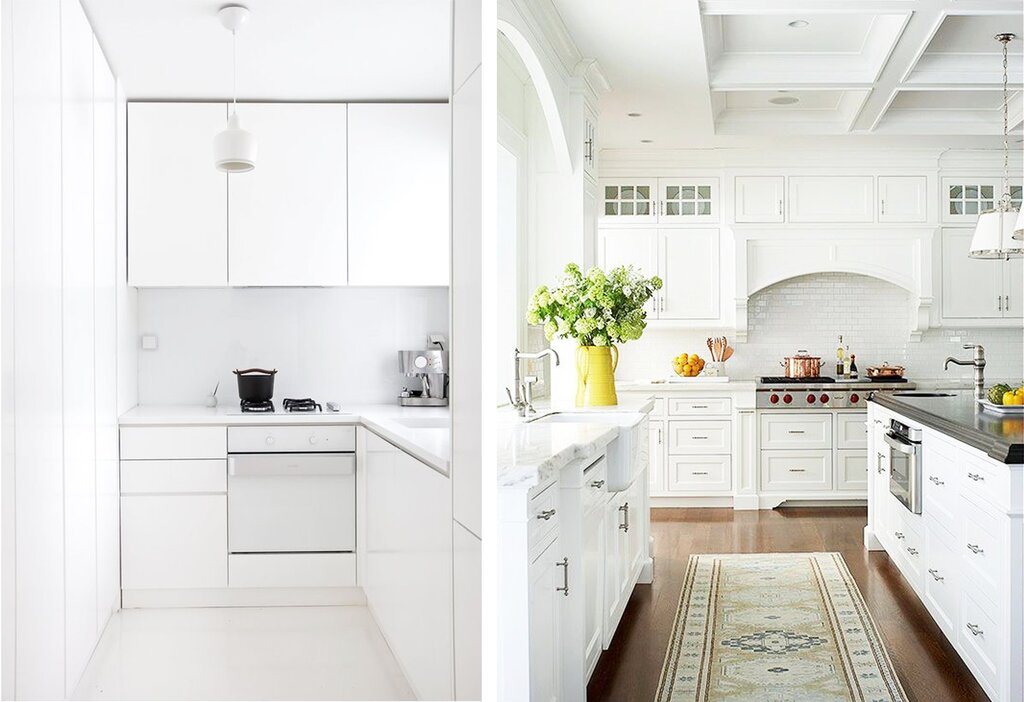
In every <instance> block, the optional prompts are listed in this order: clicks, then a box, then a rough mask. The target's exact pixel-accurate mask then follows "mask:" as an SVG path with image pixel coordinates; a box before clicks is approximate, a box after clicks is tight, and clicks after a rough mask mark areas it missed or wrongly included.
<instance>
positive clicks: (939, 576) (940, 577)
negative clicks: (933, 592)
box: [928, 568, 945, 583]
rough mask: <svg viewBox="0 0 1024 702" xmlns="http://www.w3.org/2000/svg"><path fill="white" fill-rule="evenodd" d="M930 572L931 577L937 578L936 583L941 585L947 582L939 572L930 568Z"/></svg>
mask: <svg viewBox="0 0 1024 702" xmlns="http://www.w3.org/2000/svg"><path fill="white" fill-rule="evenodd" d="M928 572H929V573H930V574H931V576H932V577H933V578H935V581H936V582H939V583H941V582H942V581H943V580H945V578H944V577H942V576H941V575H939V571H937V570H935V569H934V568H929V569H928Z"/></svg>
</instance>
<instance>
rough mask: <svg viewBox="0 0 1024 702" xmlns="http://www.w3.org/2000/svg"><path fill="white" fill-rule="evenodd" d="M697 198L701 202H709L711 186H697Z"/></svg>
mask: <svg viewBox="0 0 1024 702" xmlns="http://www.w3.org/2000/svg"><path fill="white" fill-rule="evenodd" d="M697 197H699V198H700V199H701V200H710V199H711V186H710V185H700V186H698V187H697Z"/></svg>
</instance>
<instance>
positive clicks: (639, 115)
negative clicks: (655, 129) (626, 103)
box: [626, 112, 643, 117]
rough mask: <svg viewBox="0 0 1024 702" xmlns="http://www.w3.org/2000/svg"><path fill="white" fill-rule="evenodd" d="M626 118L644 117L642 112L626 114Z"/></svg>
mask: <svg viewBox="0 0 1024 702" xmlns="http://www.w3.org/2000/svg"><path fill="white" fill-rule="evenodd" d="M626 116H627V117H642V116H643V115H642V113H640V112H628V113H626Z"/></svg>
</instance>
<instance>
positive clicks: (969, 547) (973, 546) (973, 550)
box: [967, 544, 985, 555]
mask: <svg viewBox="0 0 1024 702" xmlns="http://www.w3.org/2000/svg"><path fill="white" fill-rule="evenodd" d="M967 550H969V551H970V552H971V553H976V554H979V555H980V554H982V553H985V549H983V548H981V547H979V546H978V544H967Z"/></svg>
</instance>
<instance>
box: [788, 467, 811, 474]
mask: <svg viewBox="0 0 1024 702" xmlns="http://www.w3.org/2000/svg"><path fill="white" fill-rule="evenodd" d="M789 472H790V473H806V472H807V471H806V470H804V469H803V468H790V469H789Z"/></svg>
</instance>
